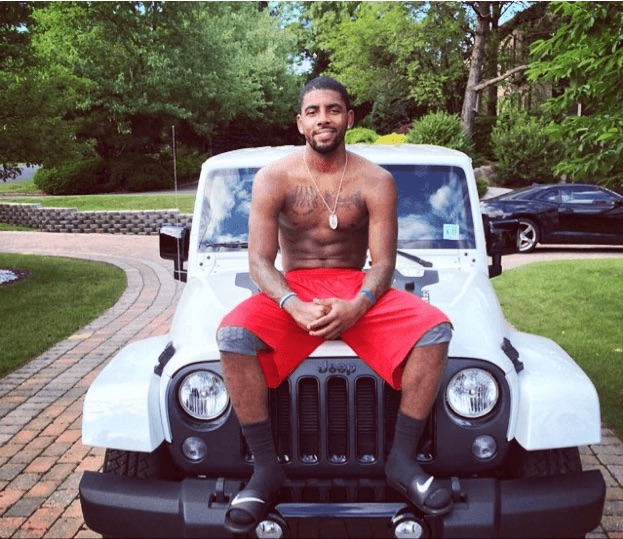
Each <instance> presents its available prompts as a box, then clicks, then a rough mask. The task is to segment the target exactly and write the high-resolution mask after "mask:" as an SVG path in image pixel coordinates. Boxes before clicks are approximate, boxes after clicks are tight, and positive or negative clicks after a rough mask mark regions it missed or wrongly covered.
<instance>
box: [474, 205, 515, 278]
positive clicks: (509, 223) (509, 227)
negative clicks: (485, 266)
mask: <svg viewBox="0 0 623 539" xmlns="http://www.w3.org/2000/svg"><path fill="white" fill-rule="evenodd" d="M482 219H483V222H484V225H485V240H486V243H487V254H488V255H489V256H490V257H491V265H490V266H489V277H497V276H498V275H500V273H502V255H509V254H512V253H516V252H517V234H518V233H519V221H518V220H517V219H497V220H491V219H490V218H489V217H488V216H486V215H483V216H482Z"/></svg>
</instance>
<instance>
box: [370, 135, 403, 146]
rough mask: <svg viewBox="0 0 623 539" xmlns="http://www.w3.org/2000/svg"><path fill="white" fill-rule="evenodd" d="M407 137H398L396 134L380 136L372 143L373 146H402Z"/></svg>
mask: <svg viewBox="0 0 623 539" xmlns="http://www.w3.org/2000/svg"><path fill="white" fill-rule="evenodd" d="M406 138H407V135H399V134H398V133H390V134H389V135H382V136H380V137H379V138H377V139H376V140H375V141H374V144H403V143H404V142H405V139H406Z"/></svg>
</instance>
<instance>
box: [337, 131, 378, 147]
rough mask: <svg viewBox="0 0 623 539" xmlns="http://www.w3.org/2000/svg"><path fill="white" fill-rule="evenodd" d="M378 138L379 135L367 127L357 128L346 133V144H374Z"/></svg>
mask: <svg viewBox="0 0 623 539" xmlns="http://www.w3.org/2000/svg"><path fill="white" fill-rule="evenodd" d="M378 138H379V135H378V134H377V133H376V132H375V131H373V130H372V129H368V128H367V127H355V128H354V129H350V130H348V131H346V136H345V137H344V140H345V141H346V144H359V143H364V144H372V143H373V142H375V141H376V139H378Z"/></svg>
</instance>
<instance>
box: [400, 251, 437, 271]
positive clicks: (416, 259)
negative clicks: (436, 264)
mask: <svg viewBox="0 0 623 539" xmlns="http://www.w3.org/2000/svg"><path fill="white" fill-rule="evenodd" d="M396 252H397V253H398V254H399V255H400V256H404V257H405V258H406V259H407V260H413V262H417V263H418V264H419V265H420V266H422V267H424V268H432V267H433V263H432V262H429V261H428V260H424V259H423V258H420V257H419V256H416V255H412V254H411V253H407V252H406V251H401V250H400V249H396Z"/></svg>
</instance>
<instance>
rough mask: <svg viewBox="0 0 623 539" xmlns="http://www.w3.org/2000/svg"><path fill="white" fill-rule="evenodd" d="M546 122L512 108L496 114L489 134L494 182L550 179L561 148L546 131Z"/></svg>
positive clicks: (508, 183)
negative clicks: (493, 164) (493, 161)
mask: <svg viewBox="0 0 623 539" xmlns="http://www.w3.org/2000/svg"><path fill="white" fill-rule="evenodd" d="M547 124H548V122H547V121H546V120H544V119H541V118H538V117H535V116H532V115H530V114H529V113H528V112H526V111H524V110H521V109H519V108H516V107H511V108H507V109H506V110H505V111H504V112H503V113H502V114H501V115H500V117H499V118H498V121H497V123H496V125H495V127H494V128H493V131H492V133H491V148H492V151H493V155H494V157H495V160H496V164H495V167H494V169H495V173H496V177H497V183H499V184H500V185H503V186H508V187H520V186H524V185H531V184H533V183H549V182H552V181H554V174H553V172H552V171H553V168H554V166H555V165H556V164H557V163H558V161H559V159H560V155H561V151H560V150H561V149H560V146H559V145H558V144H557V143H556V142H554V141H553V140H552V138H551V137H550V136H549V135H548V134H547Z"/></svg>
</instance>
